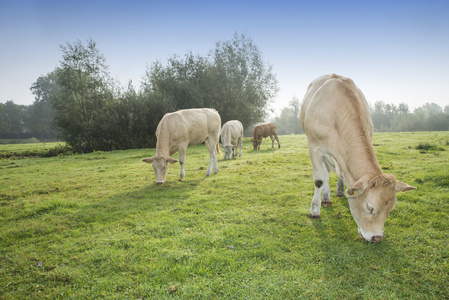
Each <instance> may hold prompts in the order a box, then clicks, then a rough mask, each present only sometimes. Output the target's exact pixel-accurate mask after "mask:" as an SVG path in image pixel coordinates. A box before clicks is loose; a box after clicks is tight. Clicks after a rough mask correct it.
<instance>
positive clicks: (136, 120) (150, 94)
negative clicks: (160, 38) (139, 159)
mask: <svg viewBox="0 0 449 300" xmlns="http://www.w3.org/2000/svg"><path fill="white" fill-rule="evenodd" d="M60 49H61V52H62V59H61V61H60V65H59V66H58V67H57V68H56V69H55V70H54V71H52V72H50V73H48V74H47V75H45V76H41V77H39V78H38V79H37V80H36V82H35V83H33V85H32V86H31V90H32V93H33V94H34V96H35V102H34V103H33V104H32V105H31V106H24V105H15V104H14V102H13V101H7V102H6V103H5V104H2V105H1V106H0V110H1V111H0V116H1V119H0V134H2V135H5V134H10V135H12V136H14V137H17V138H20V136H21V135H24V134H25V133H27V132H28V133H33V134H35V136H36V137H37V138H44V139H45V138H49V137H51V136H57V137H59V138H60V139H62V140H64V141H66V142H67V144H68V145H69V146H70V147H72V148H73V150H74V151H75V152H80V153H81V152H89V151H93V150H105V151H106V150H118V149H130V148H145V147H154V146H155V145H156V137H155V131H156V127H157V124H158V123H159V121H160V119H161V118H162V117H163V115H164V114H165V113H167V112H172V111H176V110H179V109H186V108H198V107H209V108H214V109H216V110H217V111H218V112H219V113H220V115H221V118H222V122H227V121H228V120H231V119H238V120H240V121H241V122H242V123H243V124H244V126H246V127H247V126H249V125H250V124H255V123H258V122H262V121H263V120H264V118H265V117H266V111H267V109H268V105H269V103H270V101H271V100H272V99H273V98H274V97H275V96H276V94H277V92H278V86H277V79H276V76H275V75H274V74H273V72H272V67H271V66H270V65H269V64H267V63H265V62H264V61H263V57H262V54H261V52H260V51H259V49H258V47H257V46H256V45H255V44H254V43H253V41H252V40H251V39H250V38H248V37H246V36H245V35H243V34H237V33H236V34H235V35H234V37H233V38H232V39H231V40H228V41H220V42H217V43H216V45H215V49H213V50H211V51H210V52H209V54H208V55H206V56H200V55H194V54H193V53H191V52H189V53H187V54H185V55H184V56H183V57H180V56H177V55H174V56H172V57H171V58H170V59H168V61H167V62H165V63H163V62H160V61H156V62H154V63H152V64H151V65H149V66H147V69H146V71H145V74H144V75H143V77H142V82H141V87H140V88H139V89H136V88H135V87H134V86H133V84H132V82H129V83H128V85H127V86H122V85H121V84H120V83H118V82H116V81H115V80H113V79H112V76H111V74H110V73H109V71H108V65H107V64H106V59H105V58H104V56H103V55H102V54H101V53H100V51H99V50H98V49H97V47H96V43H95V41H94V40H92V39H89V40H87V42H86V43H85V44H83V43H82V42H81V41H76V42H75V43H67V44H65V45H61V46H60Z"/></svg>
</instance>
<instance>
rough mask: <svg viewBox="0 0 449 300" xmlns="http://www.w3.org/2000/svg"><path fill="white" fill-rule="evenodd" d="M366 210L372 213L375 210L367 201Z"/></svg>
mask: <svg viewBox="0 0 449 300" xmlns="http://www.w3.org/2000/svg"><path fill="white" fill-rule="evenodd" d="M366 210H367V211H368V212H369V213H370V214H372V213H373V212H374V207H372V206H371V205H369V204H368V203H366Z"/></svg>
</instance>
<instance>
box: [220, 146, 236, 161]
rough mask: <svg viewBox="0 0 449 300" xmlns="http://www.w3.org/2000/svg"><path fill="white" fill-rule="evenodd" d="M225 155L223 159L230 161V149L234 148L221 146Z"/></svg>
mask: <svg viewBox="0 0 449 300" xmlns="http://www.w3.org/2000/svg"><path fill="white" fill-rule="evenodd" d="M222 147H223V149H224V153H225V159H231V158H232V149H234V148H235V147H232V145H225V146H224V145H222Z"/></svg>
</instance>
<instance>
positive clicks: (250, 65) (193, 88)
mask: <svg viewBox="0 0 449 300" xmlns="http://www.w3.org/2000/svg"><path fill="white" fill-rule="evenodd" d="M143 84H144V90H145V92H146V93H148V94H153V95H154V94H156V95H160V96H161V99H162V104H163V106H164V108H165V109H166V111H175V110H178V109H186V108H199V107H211V108H215V109H216V110H217V111H218V112H219V113H220V116H221V118H222V122H223V123H225V122H227V121H229V120H234V119H237V120H240V121H241V122H242V124H243V126H244V127H247V126H249V125H251V124H254V123H257V122H261V121H262V120H263V119H264V117H265V113H266V109H267V105H268V103H269V101H270V100H271V99H272V98H273V97H274V96H275V95H276V93H277V91H278V88H277V80H276V77H275V76H274V75H273V74H272V67H271V66H269V65H266V64H265V63H264V62H263V59H262V54H261V52H260V51H259V49H258V48H257V47H256V46H255V45H254V43H253V42H252V40H251V39H249V38H247V37H246V36H245V35H237V34H235V35H234V38H233V40H231V41H224V42H218V43H217V45H216V48H215V50H214V51H212V52H211V53H210V55H209V57H201V56H194V55H193V54H192V53H188V54H187V55H185V57H184V58H183V59H182V58H179V57H178V56H173V57H172V58H170V59H169V60H168V63H167V65H165V66H164V65H163V64H162V63H161V62H155V63H153V64H152V65H151V66H150V67H149V68H147V71H146V74H145V78H144V83H143Z"/></svg>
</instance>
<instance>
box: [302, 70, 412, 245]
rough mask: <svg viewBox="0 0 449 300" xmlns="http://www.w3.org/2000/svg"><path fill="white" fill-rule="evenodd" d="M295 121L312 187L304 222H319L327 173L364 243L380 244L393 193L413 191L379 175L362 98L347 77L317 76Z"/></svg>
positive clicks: (326, 199)
mask: <svg viewBox="0 0 449 300" xmlns="http://www.w3.org/2000/svg"><path fill="white" fill-rule="evenodd" d="M300 119H301V125H302V128H303V129H304V132H305V133H306V135H307V143H308V147H309V155H310V160H311V161H312V168H313V181H314V185H315V194H314V196H313V199H312V205H311V207H310V214H309V217H310V218H319V217H320V204H321V205H323V206H328V205H330V189H329V168H331V169H332V170H334V171H335V172H336V173H337V175H338V176H339V178H342V179H343V181H344V183H345V184H346V187H347V190H346V192H347V194H348V203H349V208H350V210H351V214H352V216H353V218H354V220H355V221H356V223H357V225H358V228H359V233H360V234H361V235H362V236H363V238H364V239H365V240H367V241H370V242H380V241H381V240H382V238H383V234H384V223H385V219H386V218H387V215H388V214H389V213H390V212H391V211H392V210H393V209H394V207H395V205H396V195H395V192H398V191H410V190H413V189H415V187H412V186H409V185H408V184H406V183H403V182H400V181H397V180H396V178H395V177H394V176H393V175H390V174H384V173H382V170H381V168H380V166H379V163H378V162H377V159H376V155H375V153H374V147H373V142H372V133H373V123H372V121H371V115H370V110H369V107H368V104H367V102H366V100H365V97H364V95H363V93H362V92H361V91H360V90H359V89H358V88H357V87H356V86H355V84H354V82H353V81H352V80H351V79H349V78H345V77H342V76H338V75H335V74H333V75H325V76H322V77H319V78H317V79H316V80H315V81H313V82H312V83H311V84H310V85H309V87H308V89H307V92H306V94H305V96H304V100H303V102H302V106H301V115H300ZM321 192H322V199H321Z"/></svg>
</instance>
